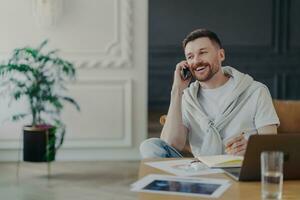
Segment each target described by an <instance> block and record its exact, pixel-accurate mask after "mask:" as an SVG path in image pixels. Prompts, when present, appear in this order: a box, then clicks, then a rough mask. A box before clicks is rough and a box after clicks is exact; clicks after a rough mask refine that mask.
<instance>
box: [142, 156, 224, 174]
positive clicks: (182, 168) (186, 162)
mask: <svg viewBox="0 0 300 200" xmlns="http://www.w3.org/2000/svg"><path fill="white" fill-rule="evenodd" d="M193 161H195V160H193V159H179V160H168V161H156V162H146V163H145V164H147V165H149V166H151V167H155V168H158V169H160V170H163V171H166V172H169V173H172V174H175V175H177V176H197V175H205V174H214V173H223V172H224V171H223V170H222V169H210V168H209V167H207V166H206V165H205V164H203V163H201V162H196V163H193V164H192V162H193Z"/></svg>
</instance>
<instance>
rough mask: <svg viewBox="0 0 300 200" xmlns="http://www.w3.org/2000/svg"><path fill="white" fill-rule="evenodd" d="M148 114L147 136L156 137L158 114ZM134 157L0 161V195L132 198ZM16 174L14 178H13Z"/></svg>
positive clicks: (39, 199) (35, 199)
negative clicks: (128, 158)
mask: <svg viewBox="0 0 300 200" xmlns="http://www.w3.org/2000/svg"><path fill="white" fill-rule="evenodd" d="M162 114H164V113H163V112H150V113H149V115H148V121H149V124H148V133H149V134H148V136H149V137H159V134H160V131H161V128H162V127H161V125H160V124H159V117H160V115H162ZM138 168H139V162H138V161H97V162H96V161H95V162H53V163H52V164H51V176H50V179H48V178H47V165H46V164H45V163H41V164H37V163H28V162H22V163H21V165H20V168H19V169H20V170H19V176H17V165H16V163H12V162H11V163H9V162H8V163H0V199H1V200H2V199H3V200H4V199H9V200H75V199H82V200H120V199H122V200H136V199H137V194H136V193H134V192H130V184H131V183H133V182H135V181H136V180H137V178H138ZM17 177H18V178H17Z"/></svg>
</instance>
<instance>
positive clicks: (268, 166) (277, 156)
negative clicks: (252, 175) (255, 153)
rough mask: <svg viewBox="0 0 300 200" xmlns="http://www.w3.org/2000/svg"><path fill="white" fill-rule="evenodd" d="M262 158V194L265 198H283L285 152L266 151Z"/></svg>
mask: <svg viewBox="0 0 300 200" xmlns="http://www.w3.org/2000/svg"><path fill="white" fill-rule="evenodd" d="M260 160H261V194H262V198H263V199H281V197H282V184H283V171H282V169H283V152H280V151H264V152H262V153H261V155H260Z"/></svg>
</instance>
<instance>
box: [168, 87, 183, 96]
mask: <svg viewBox="0 0 300 200" xmlns="http://www.w3.org/2000/svg"><path fill="white" fill-rule="evenodd" d="M173 95H179V96H182V95H183V90H182V89H179V88H172V90H171V96H173Z"/></svg>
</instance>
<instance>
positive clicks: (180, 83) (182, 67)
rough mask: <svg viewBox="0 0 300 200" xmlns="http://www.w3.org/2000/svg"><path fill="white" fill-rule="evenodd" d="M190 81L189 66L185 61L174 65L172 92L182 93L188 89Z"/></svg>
mask: <svg viewBox="0 0 300 200" xmlns="http://www.w3.org/2000/svg"><path fill="white" fill-rule="evenodd" d="M191 79H192V74H191V72H190V70H189V65H188V63H187V61H186V60H183V61H181V62H179V63H178V64H177V65H176V69H175V72H174V83H173V88H172V90H173V91H175V90H177V91H179V92H182V91H183V90H184V89H185V88H187V87H188V85H189V83H190V81H191Z"/></svg>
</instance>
